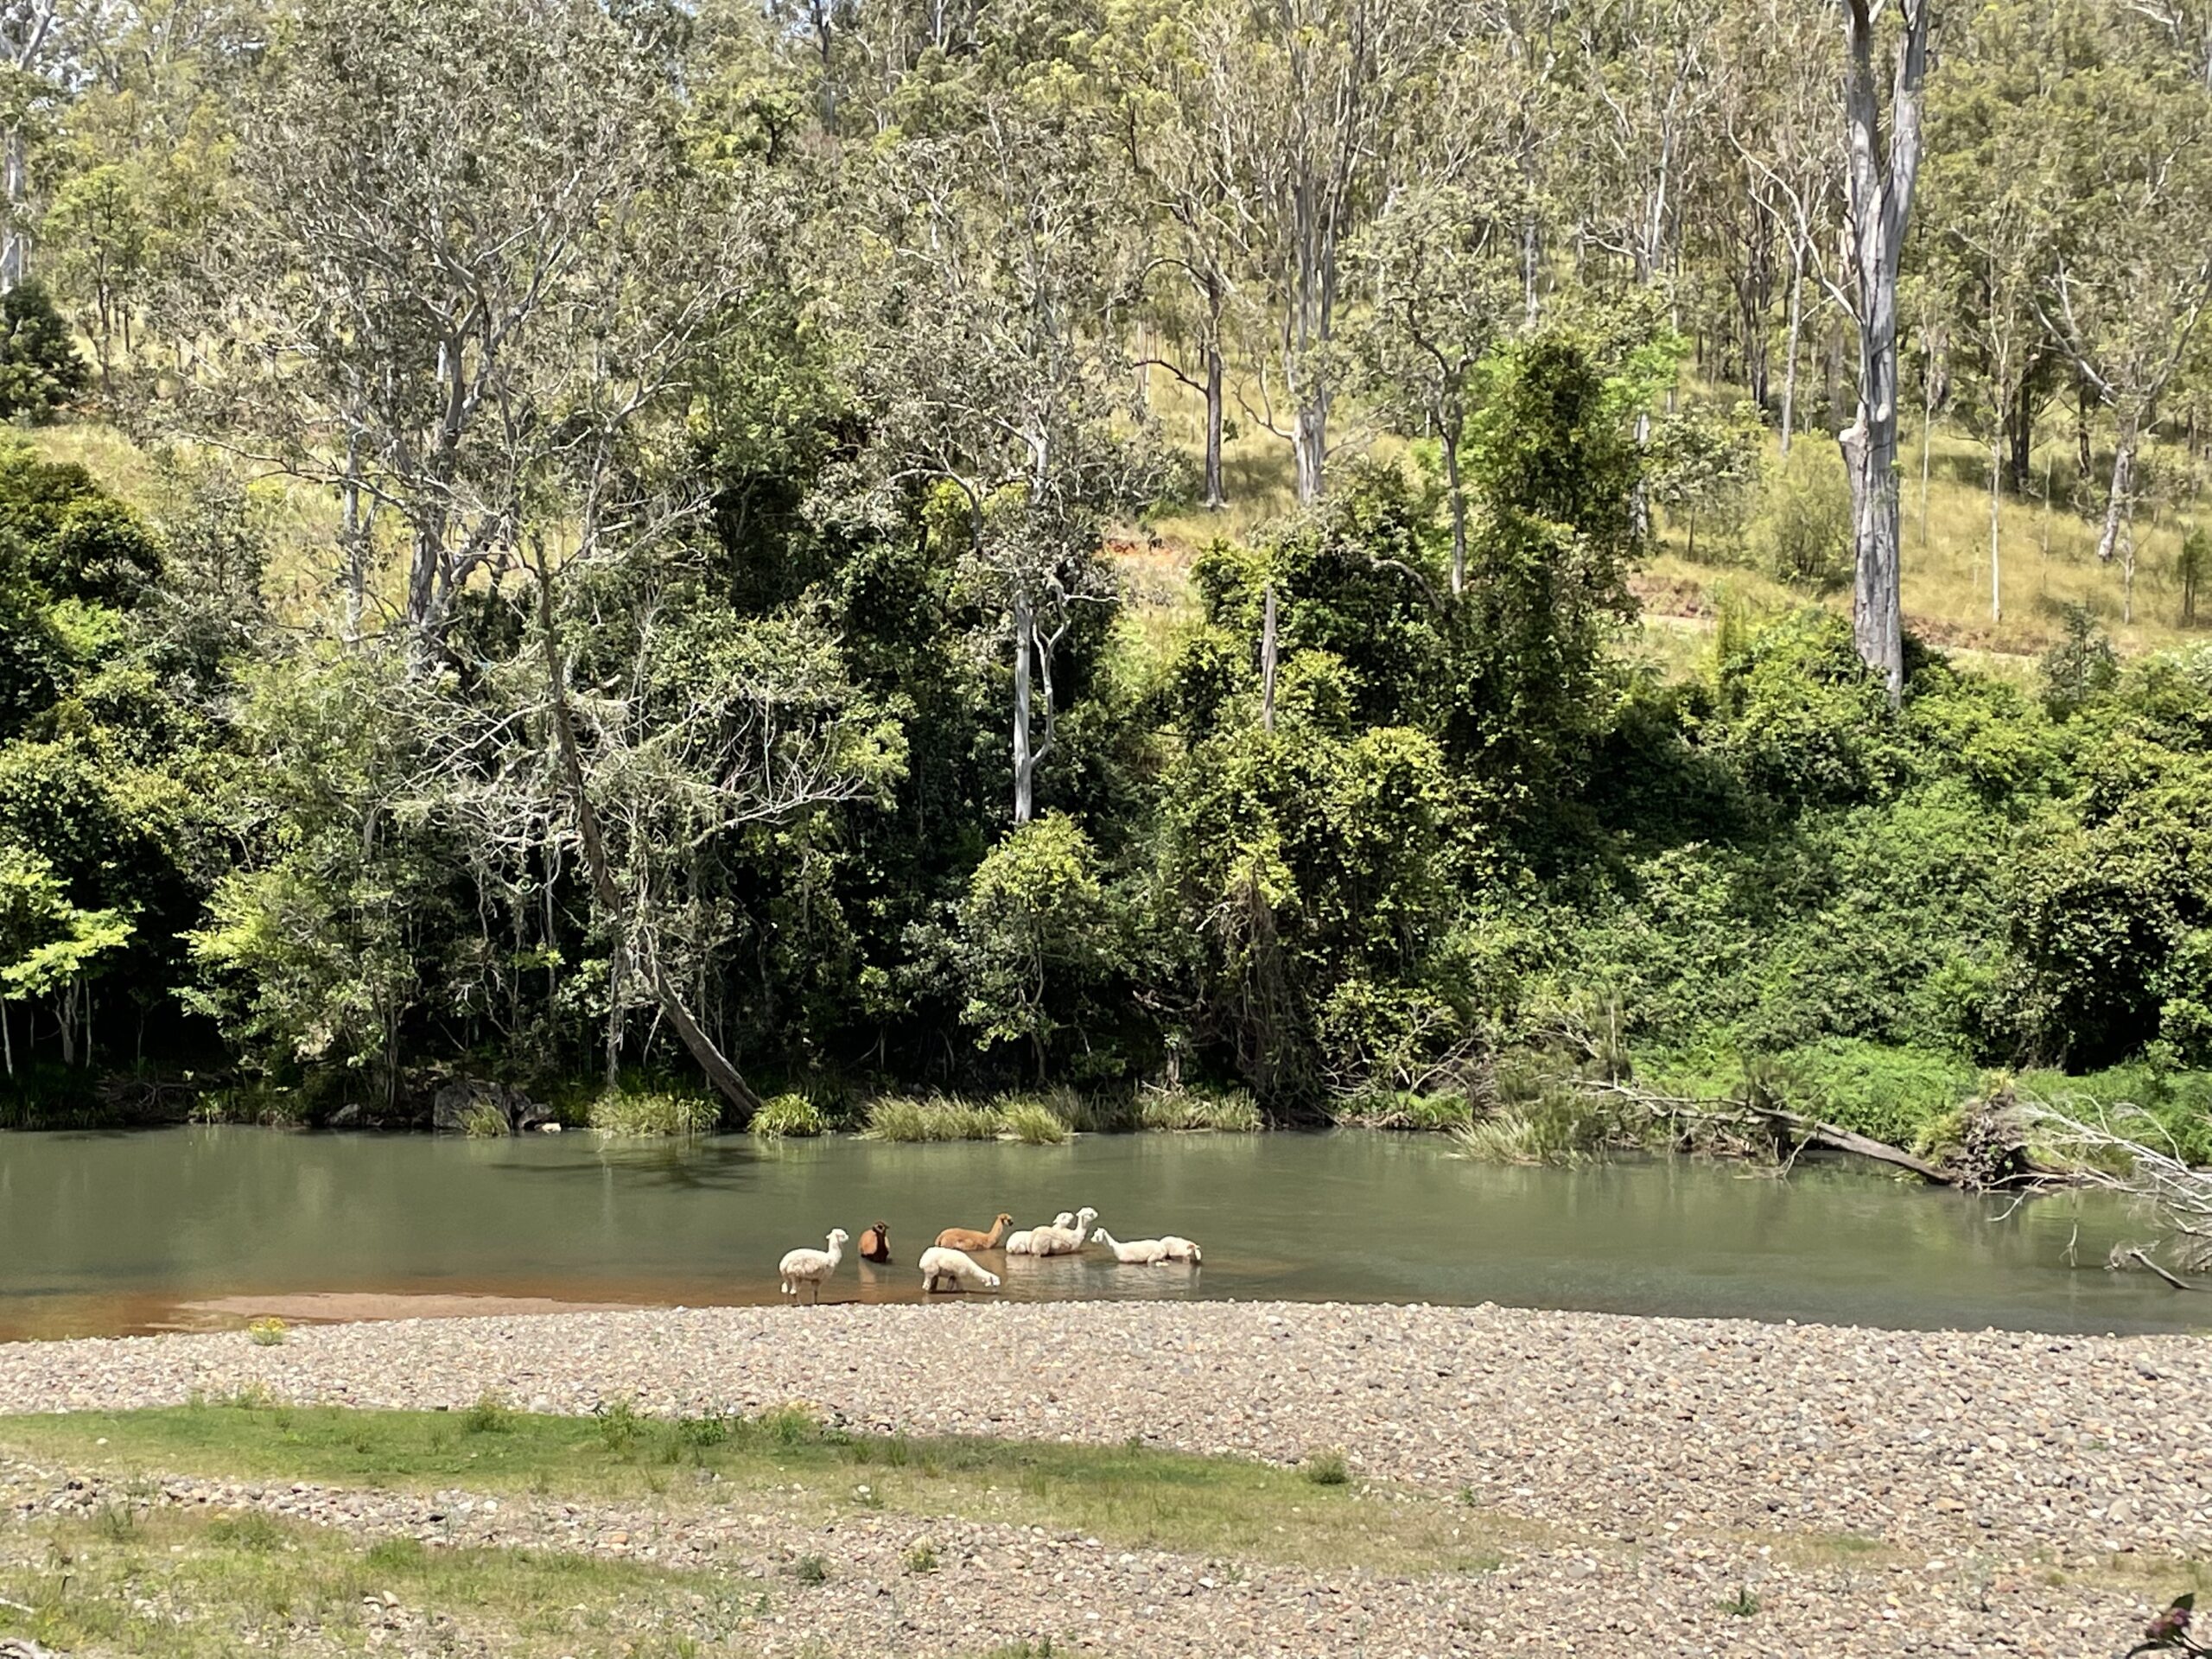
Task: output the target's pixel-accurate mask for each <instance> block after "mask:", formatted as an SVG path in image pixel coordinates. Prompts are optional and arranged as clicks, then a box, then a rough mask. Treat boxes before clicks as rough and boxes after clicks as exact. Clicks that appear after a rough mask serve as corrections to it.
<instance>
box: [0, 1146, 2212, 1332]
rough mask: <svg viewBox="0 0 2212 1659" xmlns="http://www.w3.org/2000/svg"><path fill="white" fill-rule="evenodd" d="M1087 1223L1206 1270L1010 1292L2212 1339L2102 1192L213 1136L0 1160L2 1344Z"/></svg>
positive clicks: (1067, 1274) (627, 1285)
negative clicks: (1178, 1243)
mask: <svg viewBox="0 0 2212 1659" xmlns="http://www.w3.org/2000/svg"><path fill="white" fill-rule="evenodd" d="M1081 1205H1092V1206H1094V1207H1096V1209H1097V1210H1098V1211H1100V1212H1101V1215H1102V1217H1103V1220H1104V1224H1106V1225H1107V1226H1108V1227H1109V1228H1111V1229H1112V1230H1114V1231H1115V1232H1116V1234H1117V1235H1119V1236H1122V1237H1125V1238H1127V1237H1143V1236H1153V1235H1155V1234H1159V1233H1165V1232H1176V1233H1182V1234H1185V1235H1187V1236H1191V1237H1192V1238H1195V1239H1197V1240H1198V1241H1199V1243H1201V1244H1202V1245H1203V1246H1204V1249H1205V1267H1204V1268H1203V1269H1202V1270H1201V1271H1199V1272H1197V1273H1195V1274H1193V1273H1192V1272H1190V1271H1188V1270H1186V1269H1184V1268H1123V1267H1120V1266H1118V1265H1117V1264H1116V1263H1115V1262H1113V1261H1112V1260H1111V1258H1110V1256H1109V1255H1105V1254H1104V1253H1103V1252H1095V1253H1093V1254H1091V1255H1087V1256H1084V1257H1082V1258H1077V1259H1072V1260H1053V1261H1044V1262H1034V1261H1022V1260H1019V1259H1017V1260H1016V1261H1014V1262H1012V1263H1011V1264H1008V1266H1007V1271H1006V1286H1005V1289H1004V1292H1003V1294H1007V1295H1010V1296H1019V1297H1039V1298H1057V1297H1101V1296H1171V1297H1192V1296H1197V1297H1236V1298H1247V1299H1249V1298H1262V1297H1264V1298H1283V1299H1288V1300H1344V1301H1430V1302H1459V1303H1474V1302H1483V1301H1493V1302H1500V1303H1505V1304H1511V1305H1518V1306H1534V1307H1564V1308H1585V1309H1593V1310H1598V1311H1605V1312H1618V1313H1661V1314H1682V1315H1712V1316H1724V1317H1745V1318H1751V1319H1767V1320H1782V1319H1796V1320H1800V1321H1804V1322H1812V1321H1821V1322H1827V1323H1841V1324H1858V1325H1891V1326H1898V1327H1905V1328H1944V1327H1966V1328H1974V1329H1978V1328H1980V1327H1983V1326H1988V1325H1996V1326H1999V1327H2006V1328H2013V1329H2024V1330H2044V1331H2054V1332H2107V1331H2110V1332H2147V1331H2178V1330H2190V1329H2196V1328H2201V1327H2202V1325H2205V1324H2206V1323H2208V1322H2212V1313H2208V1311H2207V1310H2206V1309H2204V1308H2202V1307H2200V1306H2197V1305H2196V1299H2195V1298H2191V1297H2188V1296H2184V1295H2181V1294H2177V1293H2176V1292H2174V1291H2172V1290H2171V1289H2169V1288H2168V1287H2165V1286H2164V1285H2161V1284H2158V1283H2157V1282H2156V1281H2152V1280H2151V1279H2149V1278H2148V1277H2147V1276H2146V1275H2143V1274H2110V1273H2107V1272H2104V1271H2103V1270H2102V1263H2103V1262H2104V1260H2105V1257H2106V1254H2107V1251H2108V1250H2109V1249H2110V1248H2111V1246H2112V1245H2113V1243H2114V1242H2115V1241H2116V1240H2119V1239H2121V1238H2123V1237H2126V1238H2136V1239H2144V1238H2147V1237H2148V1236H2149V1229H2148V1226H2147V1224H2145V1223H2144V1222H2143V1221H2142V1220H2141V1219H2140V1218H2139V1217H2133V1216H2131V1215H2130V1214H2129V1212H2128V1211H2126V1209H2125V1208H2124V1207H2123V1206H2121V1205H2120V1204H2119V1203H2117V1202H2116V1201H2115V1200H2113V1199H2112V1198H2108V1197H2105V1196H2103V1195H2097V1194H2063V1195H2059V1196H2056V1197H2052V1198H2042V1199H2038V1200H2036V1201H2034V1202H2032V1203H2030V1204H2027V1205H2020V1206H2018V1208H2017V1209H2015V1210H2013V1211H2012V1213H2011V1214H2009V1215H2006V1214H2005V1211H2006V1210H2007V1208H2008V1206H2009V1205H2010V1201H2009V1200H2007V1199H2005V1198H1991V1197H1974V1196H1969V1195H1965V1194H1960V1193H1953V1192H1938V1191H1930V1190H1927V1189H1924V1188H1922V1187H1919V1186H1916V1185H1910V1184H1906V1183H1904V1182H1900V1181H1897V1180H1894V1179H1890V1178H1889V1177H1888V1176H1887V1175H1885V1174H1881V1173H1871V1172H1869V1171H1868V1170H1866V1169H1865V1168H1863V1167H1859V1166H1846V1165H1842V1164H1828V1163H1822V1164H1817V1165H1811V1166H1800V1167H1799V1168H1798V1169H1797V1170H1796V1172H1795V1173H1792V1174H1791V1175H1790V1176H1789V1179H1786V1180H1783V1179H1775V1178H1774V1177H1772V1176H1771V1175H1769V1174H1763V1173H1755V1172H1752V1171H1750V1170H1747V1169H1745V1168H1743V1167H1741V1166H1732V1165H1727V1164H1705V1163H1696V1162H1688V1161H1675V1162H1665V1161H1662V1162H1654V1163H1628V1164H1613V1165H1604V1166H1589V1167H1582V1168H1570V1169H1549V1168H1545V1169H1517V1168H1500V1167H1497V1166H1491V1165H1485V1164H1480V1163H1476V1162H1472V1161H1470V1160H1466V1159H1465V1158H1463V1157H1461V1156H1459V1155H1458V1154H1457V1153H1456V1151H1455V1149H1454V1148H1453V1147H1452V1143H1451V1142H1450V1141H1448V1140H1445V1139H1443V1138H1440V1137H1421V1136H1403V1137H1401V1136H1389V1135H1371V1134H1364V1133H1358V1132H1351V1131H1344V1132H1338V1133H1335V1134H1330V1135H1121V1136H1116V1135H1092V1136H1084V1137H1081V1138H1078V1139H1077V1140H1076V1141H1072V1142H1071V1143H1069V1144H1067V1145H1065V1146H1060V1147H1028V1146H1018V1145H1011V1144H982V1145H967V1144H963V1145H940V1146H894V1145H882V1144H877V1143H874V1142H869V1141H854V1140H848V1139H829V1140H823V1141H790V1142H784V1143H780V1144H764V1143H760V1142H757V1141H753V1140H750V1139H748V1138H746V1137H741V1136H717V1137H713V1138H709V1139H705V1140H700V1141H687V1142H673V1141H669V1142H661V1141H602V1140H601V1139H599V1138H598V1137H595V1136H593V1135H582V1134H569V1135H559V1136H552V1135H542V1136H540V1135H533V1136H529V1137H524V1138H518V1139H514V1140H507V1141H468V1140H464V1139H458V1138H447V1137H435V1138H434V1137H430V1136H423V1135H331V1134H298V1133H287V1132H283V1131H277V1130H264V1129H248V1128H176V1129H162V1130H152V1131H133V1132H124V1133H115V1134H74V1133H48V1134H13V1135H0V1339H16V1338H27V1337H54V1336H69V1335H108V1334H119V1333H127V1332H145V1331H156V1330H164V1329H173V1328H177V1327H180V1326H186V1327H189V1326H195V1325H219V1324H224V1323H232V1324H235V1323H238V1322H239V1321H241V1320H243V1319H245V1318H246V1317H247V1316H249V1315H250V1314H251V1313H257V1312H274V1313H281V1314H284V1315H286V1316H288V1317H293V1318H298V1317H317V1316H325V1317H340V1316H352V1315H357V1314H362V1313H402V1312H408V1311H420V1312H426V1313H435V1312H451V1311H458V1310H461V1309H465V1308H467V1307H469V1306H476V1304H474V1303H468V1302H456V1301H454V1300H451V1299H454V1298H470V1297H497V1298H529V1299H544V1300H548V1301H555V1302H565V1303H575V1302H588V1303H602V1302H613V1303H645V1304H671V1303H680V1304H688V1305H691V1306H703V1305H707V1304H711V1303H721V1302H747V1301H760V1300H773V1299H774V1297H775V1292H776V1282H775V1281H776V1274H775V1263H776V1261H777V1259H778V1257H779V1255H781V1254H782V1252H783V1251H784V1250H785V1249H789V1248H791V1247H792V1246H794V1245H802V1244H809V1243H811V1244H815V1245H819V1244H820V1243H822V1236H823V1234H824V1233H825V1232H827V1231H828V1230H829V1228H831V1227H833V1226H842V1227H843V1228H844V1229H845V1230H847V1231H848V1232H849V1233H851V1234H852V1235H853V1236H854V1237H855V1238H857V1237H858V1236H859V1235H860V1232H861V1229H862V1228H863V1227H865V1226H867V1225H868V1224H869V1223H871V1222H873V1221H875V1220H878V1219H883V1220H887V1221H888V1222H889V1223H890V1226H891V1237H892V1245H893V1255H894V1256H895V1257H896V1259H897V1261H898V1262H899V1263H900V1264H901V1265H899V1266H897V1267H893V1268H876V1267H870V1266H864V1265H861V1264H858V1263H856V1262H854V1261H853V1260H852V1258H851V1257H848V1259H847V1262H846V1264H845V1265H844V1266H843V1267H842V1268H841V1269H840V1270H839V1273H838V1274H837V1276H836V1278H835V1279H834V1280H833V1281H831V1283H830V1287H829V1293H828V1295H827V1297H826V1298H825V1300H841V1299H842V1300H854V1299H865V1300H894V1299H906V1298H909V1297H912V1296H913V1295H914V1294H917V1291H918V1275H917V1274H915V1273H914V1272H913V1271H912V1268H911V1265H909V1264H911V1263H912V1261H913V1260H914V1258H915V1256H916V1255H918V1253H919V1251H920V1250H921V1249H922V1248H924V1247H925V1245H926V1244H927V1243H929V1242H930V1241H931V1239H932V1238H933V1237H934V1236H935V1235H936V1233H937V1231H938V1229H940V1228H943V1227H947V1226H953V1225H963V1226H971V1227H978V1228H981V1227H986V1226H988V1224H989V1222H990V1219H991V1217H992V1216H993V1215H994V1214H995V1212H996V1211H999V1210H1001V1209H1006V1210H1008V1211H1013V1212H1014V1215H1015V1216H1016V1217H1017V1218H1018V1220H1019V1221H1020V1224H1024V1225H1027V1224H1030V1223H1033V1222H1036V1221H1041V1220H1044V1219H1047V1218H1049V1217H1050V1216H1051V1215H1052V1212H1053V1211H1058V1210H1064V1209H1075V1208H1077V1207H1080V1206H1081ZM2069 1246H2070V1247H2071V1252H2070V1253H2071V1256H2072V1259H2073V1261H2074V1262H2075V1263H2077V1264H2078V1265H2076V1266H2069V1260H2068V1258H2069ZM988 1264H989V1265H993V1266H996V1265H999V1264H998V1263H997V1262H996V1259H995V1258H991V1259H989V1262H988ZM486 1306H489V1305H488V1304H486Z"/></svg>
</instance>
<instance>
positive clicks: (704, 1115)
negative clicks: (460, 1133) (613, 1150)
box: [472, 1090, 722, 1135]
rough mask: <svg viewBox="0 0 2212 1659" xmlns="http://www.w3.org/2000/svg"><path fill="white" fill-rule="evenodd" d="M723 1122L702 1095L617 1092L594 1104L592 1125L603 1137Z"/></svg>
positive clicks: (714, 1103)
mask: <svg viewBox="0 0 2212 1659" xmlns="http://www.w3.org/2000/svg"><path fill="white" fill-rule="evenodd" d="M721 1119H722V1108H721V1102H720V1101H718V1100H709V1099H708V1098H707V1097H706V1096H702V1095H677V1094H665V1093H660V1092H651V1093H646V1092H639V1093H631V1092H628V1091H626V1090H615V1091H613V1092H612V1093H608V1094H604V1095H601V1096H600V1097H599V1098H598V1099H597V1100H595V1101H594V1102H592V1104H591V1126H592V1128H594V1129H597V1130H598V1131H599V1132H600V1133H601V1135H709V1134H712V1133H713V1132H714V1130H715V1128H717V1127H718V1126H719V1125H720V1124H721ZM472 1133H474V1131H473V1130H472Z"/></svg>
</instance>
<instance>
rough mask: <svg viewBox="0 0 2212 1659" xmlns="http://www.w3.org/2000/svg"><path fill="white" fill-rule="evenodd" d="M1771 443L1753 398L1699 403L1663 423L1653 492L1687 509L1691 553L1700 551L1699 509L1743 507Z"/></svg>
mask: <svg viewBox="0 0 2212 1659" xmlns="http://www.w3.org/2000/svg"><path fill="white" fill-rule="evenodd" d="M1765 443H1766V424H1765V423H1764V421H1762V420H1761V419H1760V418H1759V412H1758V407H1757V406H1756V405H1754V404H1750V403H1739V404H1737V405H1736V406H1735V407H1734V408H1733V409H1731V410H1719V409H1715V408H1713V407H1711V406H1710V405H1707V404H1691V405H1689V406H1688V407H1687V408H1685V409H1682V410H1678V411H1677V412H1676V413H1675V414H1673V415H1671V416H1668V417H1667V418H1665V419H1664V420H1662V421H1661V422H1660V423H1659V426H1658V429H1657V430H1656V432H1655V433H1654V434H1653V435H1652V440H1651V449H1650V467H1651V493H1652V497H1653V499H1656V501H1657V502H1658V503H1659V505H1662V506H1663V507H1666V508H1669V510H1670V511H1679V512H1681V514H1682V518H1683V524H1684V528H1685V529H1686V530H1687V531H1688V546H1686V547H1685V548H1684V549H1683V553H1684V555H1685V556H1687V557H1689V558H1693V559H1694V558H1695V557H1696V556H1697V520H1698V515H1699V514H1700V512H1727V511H1728V510H1729V509H1731V508H1732V507H1738V504H1740V503H1741V502H1742V501H1743V499H1744V498H1745V496H1746V495H1747V494H1749V493H1750V492H1751V490H1752V488H1753V487H1754V486H1756V485H1757V484H1758V479H1759V461H1760V457H1761V454H1762V452H1763V451H1764V448H1765ZM1739 510H1740V509H1739Z"/></svg>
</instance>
